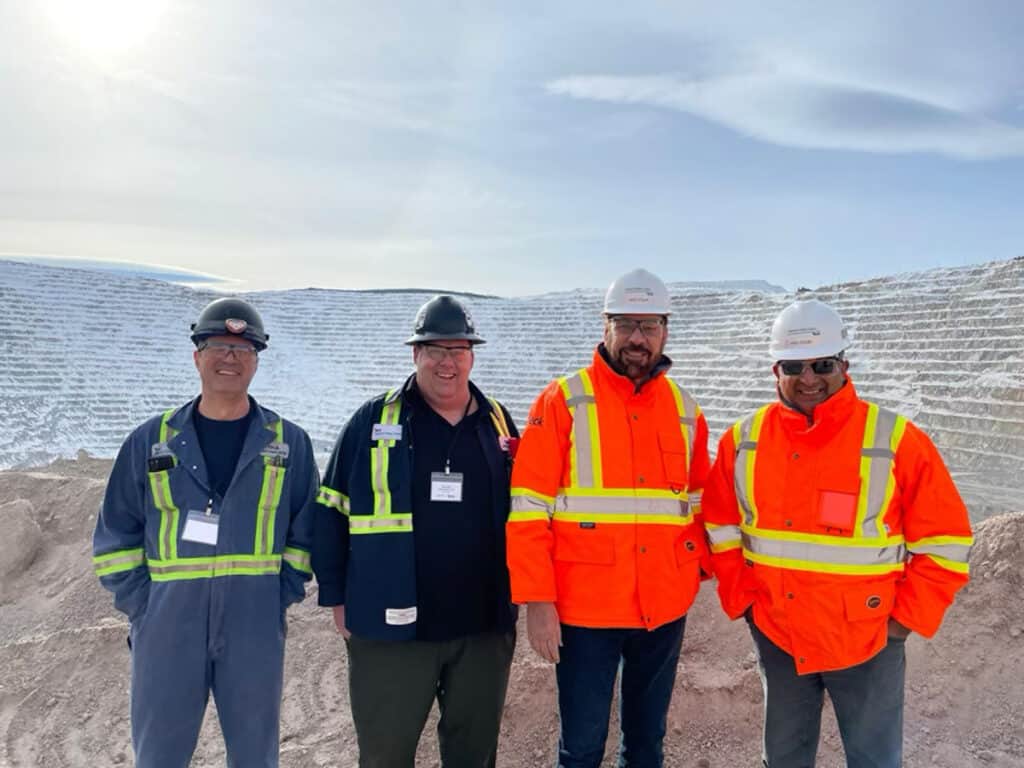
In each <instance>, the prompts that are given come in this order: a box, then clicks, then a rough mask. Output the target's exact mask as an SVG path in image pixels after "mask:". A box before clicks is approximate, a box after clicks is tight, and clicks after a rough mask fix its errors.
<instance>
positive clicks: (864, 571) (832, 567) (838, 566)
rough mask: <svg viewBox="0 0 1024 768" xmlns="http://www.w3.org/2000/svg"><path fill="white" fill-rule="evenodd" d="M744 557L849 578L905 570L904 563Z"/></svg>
mask: <svg viewBox="0 0 1024 768" xmlns="http://www.w3.org/2000/svg"><path fill="white" fill-rule="evenodd" d="M743 555H744V557H746V558H747V559H748V560H751V561H753V562H755V563H760V564H761V565H770V566H773V567H775V568H789V569H791V570H794V571H813V572H814V573H836V574H843V575H848V576H865V575H873V574H881V573H898V572H900V571H903V570H904V565H903V561H902V560H901V561H900V562H898V563H880V564H877V565H856V564H850V563H822V562H818V561H815V560H797V559H793V558H785V557H774V556H771V555H759V554H757V553H754V552H750V551H749V550H747V549H744V550H743Z"/></svg>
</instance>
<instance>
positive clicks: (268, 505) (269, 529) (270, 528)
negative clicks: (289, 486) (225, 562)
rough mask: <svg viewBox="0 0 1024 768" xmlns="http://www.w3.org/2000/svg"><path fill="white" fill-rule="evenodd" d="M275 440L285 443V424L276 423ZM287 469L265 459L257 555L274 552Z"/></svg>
mask: <svg viewBox="0 0 1024 768" xmlns="http://www.w3.org/2000/svg"><path fill="white" fill-rule="evenodd" d="M273 426H274V439H275V440H276V441H277V442H278V443H283V442H284V422H283V421H281V420H280V419H278V420H277V421H275V422H274V425H273ZM286 471H287V467H282V466H279V465H277V464H273V463H271V460H270V457H268V456H264V457H263V485H262V487H261V488H260V498H259V501H257V502H256V537H255V542H254V544H253V552H254V553H255V554H257V555H263V554H269V553H271V552H273V551H274V525H275V523H276V522H277V507H278V505H279V504H280V503H281V490H282V489H283V488H284V477H285V472H286Z"/></svg>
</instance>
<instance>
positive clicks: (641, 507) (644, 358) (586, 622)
mask: <svg viewBox="0 0 1024 768" xmlns="http://www.w3.org/2000/svg"><path fill="white" fill-rule="evenodd" d="M670 313H671V306H670V302H669V295H668V290H667V289H666V288H665V285H664V283H662V282H661V280H659V279H658V278H657V277H655V276H654V275H652V274H651V273H650V272H647V271H645V270H642V269H638V270H635V271H633V272H630V273H628V274H626V275H623V276H622V277H620V278H619V279H618V280H616V281H615V282H614V283H612V285H611V287H610V288H609V289H608V293H607V295H606V297H605V304H604V315H605V328H604V342H603V343H601V344H599V345H598V347H597V349H596V351H595V352H594V359H593V363H592V364H591V365H590V366H588V367H587V368H583V369H581V370H579V371H576V372H575V373H573V374H571V375H569V376H566V377H564V378H561V379H557V380H556V381H553V382H552V383H551V384H549V385H548V387H547V388H546V389H545V390H544V391H543V392H542V393H541V395H540V397H539V398H538V399H537V401H536V402H535V403H534V405H533V408H532V409H531V411H530V417H529V423H528V426H527V428H526V431H525V432H524V434H523V438H522V442H521V444H520V446H519V450H518V453H517V455H516V463H515V466H514V468H513V472H512V511H511V513H510V514H509V518H508V524H507V550H508V564H509V573H510V576H511V581H512V600H513V602H516V603H520V604H524V603H525V604H526V605H527V633H528V635H529V639H530V645H531V646H533V649H534V650H535V651H536V652H537V653H538V654H539V655H540V656H541V657H542V658H544V659H546V660H548V661H552V662H555V663H556V664H557V667H556V676H557V679H558V706H559V715H560V718H561V726H562V729H561V738H560V740H559V765H560V766H563V767H564V768H582V767H583V766H587V767H588V768H596V767H597V766H598V765H599V764H600V763H601V759H602V757H603V755H604V746H605V740H606V738H607V735H608V713H609V709H610V707H611V700H612V689H613V687H614V684H615V677H616V673H617V671H618V669H619V666H620V663H621V665H622V676H621V682H620V703H621V723H622V745H621V747H620V749H621V757H620V765H628V766H631V767H632V768H654V767H656V766H661V765H662V741H663V739H664V735H665V718H666V713H667V711H668V705H669V701H670V700H671V697H672V687H673V685H674V683H675V672H676V666H677V664H678V660H679V649H680V646H681V643H682V639H683V628H684V621H685V614H686V612H687V610H688V609H689V607H690V604H691V603H692V602H693V598H694V595H695V594H696V592H697V589H698V586H699V584H700V578H701V563H702V561H703V563H704V565H705V566H706V568H710V553H709V551H708V549H707V545H706V542H705V535H704V529H703V526H702V524H701V522H700V494H701V489H702V487H703V485H704V479H705V477H706V475H707V472H708V465H709V461H708V455H707V425H706V423H705V421H704V416H703V415H702V414H701V411H700V408H699V407H698V406H697V404H696V402H695V401H694V400H693V398H691V397H690V396H689V394H687V393H686V392H685V391H684V390H682V389H681V388H680V387H679V386H678V385H677V384H676V383H675V382H673V381H672V380H671V379H669V378H668V377H667V376H666V372H667V371H668V369H669V366H671V364H672V363H671V361H670V360H669V359H668V358H667V357H665V356H664V354H663V350H664V348H665V340H666V338H667V336H668V328H667V323H668V316H669V314H670Z"/></svg>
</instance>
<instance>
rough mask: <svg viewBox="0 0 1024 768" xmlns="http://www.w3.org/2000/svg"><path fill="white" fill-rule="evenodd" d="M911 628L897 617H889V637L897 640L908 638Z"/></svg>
mask: <svg viewBox="0 0 1024 768" xmlns="http://www.w3.org/2000/svg"><path fill="white" fill-rule="evenodd" d="M908 635H910V630H909V629H907V628H906V627H904V626H903V625H902V624H900V623H899V622H898V621H896V619H889V637H892V638H895V639H896V640H906V639H907V636H908Z"/></svg>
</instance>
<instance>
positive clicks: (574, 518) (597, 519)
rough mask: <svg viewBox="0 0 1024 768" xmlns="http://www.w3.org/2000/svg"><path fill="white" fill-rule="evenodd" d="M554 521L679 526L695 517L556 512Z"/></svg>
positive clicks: (686, 523)
mask: <svg viewBox="0 0 1024 768" xmlns="http://www.w3.org/2000/svg"><path fill="white" fill-rule="evenodd" d="M552 519H554V520H558V521H561V522H567V523H602V524H603V523H629V524H635V525H678V526H687V525H690V524H692V523H693V515H686V516H685V517H671V516H669V515H659V514H653V515H643V514H640V515H631V514H622V515H617V514H608V513H601V514H594V513H592V512H555V514H554V515H553V516H552Z"/></svg>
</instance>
